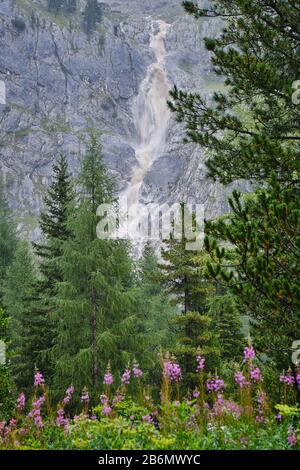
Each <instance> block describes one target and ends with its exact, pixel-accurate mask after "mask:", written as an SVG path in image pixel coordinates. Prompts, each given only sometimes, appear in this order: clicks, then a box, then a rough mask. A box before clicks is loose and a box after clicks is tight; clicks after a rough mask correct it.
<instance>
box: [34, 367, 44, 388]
mask: <svg viewBox="0 0 300 470" xmlns="http://www.w3.org/2000/svg"><path fill="white" fill-rule="evenodd" d="M44 384H45V380H44V377H43V374H42V373H41V372H39V371H37V372H36V373H35V374H34V386H35V387H39V386H41V385H44Z"/></svg>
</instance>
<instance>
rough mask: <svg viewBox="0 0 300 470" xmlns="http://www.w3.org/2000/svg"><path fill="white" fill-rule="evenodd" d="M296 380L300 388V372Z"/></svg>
mask: <svg viewBox="0 0 300 470" xmlns="http://www.w3.org/2000/svg"><path fill="white" fill-rule="evenodd" d="M296 382H297V385H298V387H299V388H300V374H297V377H296Z"/></svg>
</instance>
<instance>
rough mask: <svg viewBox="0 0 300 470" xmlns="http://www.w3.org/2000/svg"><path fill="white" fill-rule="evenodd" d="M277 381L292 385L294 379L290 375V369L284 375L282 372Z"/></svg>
mask: <svg viewBox="0 0 300 470" xmlns="http://www.w3.org/2000/svg"><path fill="white" fill-rule="evenodd" d="M279 381H280V382H282V383H284V384H286V385H288V386H289V387H290V386H292V385H294V383H295V379H294V377H293V376H292V374H291V371H288V373H287V374H286V375H284V374H282V375H281V376H280V377H279Z"/></svg>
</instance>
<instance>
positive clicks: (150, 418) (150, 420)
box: [142, 414, 153, 424]
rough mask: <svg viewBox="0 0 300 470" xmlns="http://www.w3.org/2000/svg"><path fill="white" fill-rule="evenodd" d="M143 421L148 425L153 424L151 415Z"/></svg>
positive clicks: (145, 416) (143, 418)
mask: <svg viewBox="0 0 300 470" xmlns="http://www.w3.org/2000/svg"><path fill="white" fill-rule="evenodd" d="M142 420H143V421H144V423H148V424H151V423H152V422H153V419H152V416H151V415H150V414H149V415H144V416H143V417H142Z"/></svg>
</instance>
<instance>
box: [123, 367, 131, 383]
mask: <svg viewBox="0 0 300 470" xmlns="http://www.w3.org/2000/svg"><path fill="white" fill-rule="evenodd" d="M130 377H131V372H130V369H128V368H127V369H125V371H124V373H123V375H122V377H121V382H122V384H125V385H129V384H130Z"/></svg>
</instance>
